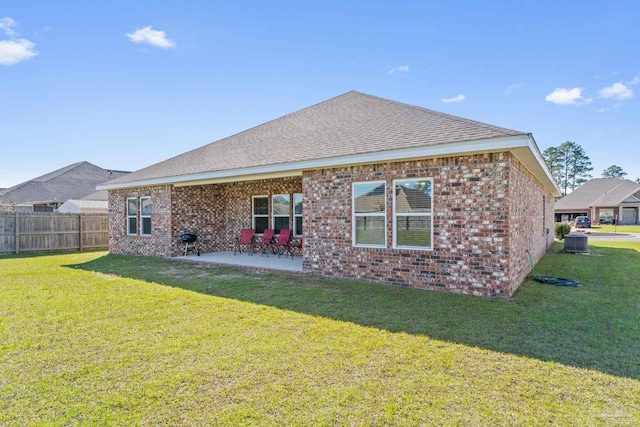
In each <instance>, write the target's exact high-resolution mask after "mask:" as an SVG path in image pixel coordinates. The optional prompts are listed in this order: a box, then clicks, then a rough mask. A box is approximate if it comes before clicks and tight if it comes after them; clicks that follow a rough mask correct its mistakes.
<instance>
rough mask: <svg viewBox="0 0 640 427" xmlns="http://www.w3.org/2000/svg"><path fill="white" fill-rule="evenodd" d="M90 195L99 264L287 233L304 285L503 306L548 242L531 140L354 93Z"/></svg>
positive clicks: (546, 199)
mask: <svg viewBox="0 0 640 427" xmlns="http://www.w3.org/2000/svg"><path fill="white" fill-rule="evenodd" d="M98 189H105V190H109V215H110V221H109V229H110V230H109V233H110V239H109V240H110V243H109V249H110V251H111V253H115V254H134V255H151V256H160V257H171V256H176V255H178V254H179V253H180V250H181V247H180V245H179V240H178V236H180V235H181V234H182V233H185V232H191V233H196V234H197V235H198V242H199V243H200V247H201V250H203V251H207V252H212V251H227V250H230V249H231V248H232V245H233V241H234V238H235V237H236V236H238V235H239V231H240V229H242V228H253V229H254V230H255V231H256V233H258V234H259V233H260V232H261V231H262V230H264V229H265V228H275V229H276V232H278V230H279V229H282V228H290V229H292V230H293V234H295V235H297V236H304V239H305V240H304V241H305V245H304V249H303V255H302V268H303V271H305V272H308V273H312V274H317V275H323V276H333V277H344V278H358V279H365V280H368V281H373V282H382V283H389V284H395V285H399V286H409V287H413V288H422V289H434V290H446V291H450V292H455V293H464V294H473V295H492V296H505V297H508V296H511V295H513V293H514V292H515V290H516V289H517V288H518V286H519V285H520V284H521V283H522V281H523V280H524V278H525V277H526V275H527V274H528V272H529V271H530V263H529V258H528V254H527V251H529V252H530V253H531V254H532V255H533V257H534V259H535V260H536V261H537V260H539V259H540V258H541V257H542V256H543V255H544V253H545V251H546V249H547V247H548V246H549V245H550V244H551V243H552V241H553V233H552V232H550V230H551V229H552V227H553V221H554V214H553V207H554V196H557V195H559V189H558V188H557V185H556V184H555V182H554V180H553V178H552V175H551V173H550V172H549V170H548V169H547V167H546V165H545V163H544V160H543V159H542V156H541V154H540V151H539V149H538V147H537V146H536V143H535V141H534V139H533V137H532V136H531V135H530V134H527V133H523V132H518V131H514V130H509V129H504V128H500V127H497V126H492V125H488V124H484V123H479V122H476V121H472V120H467V119H463V118H460V117H455V116H451V115H447V114H443V113H438V112H435V111H431V110H427V109H424V108H420V107H415V106H410V105H406V104H401V103H398V102H394V101H391V100H387V99H383V98H378V97H375V96H371V95H367V94H363V93H359V92H354V91H352V92H348V93H346V94H343V95H341V96H338V97H336V98H333V99H330V100H327V101H325V102H322V103H319V104H316V105H313V106H311V107H308V108H305V109H302V110H300V111H297V112H295V113H292V114H288V115H286V116H283V117H281V118H278V119H276V120H273V121H270V122H267V123H265V124H262V125H259V126H257V127H254V128H251V129H248V130H246V131H243V132H240V133H238V134H236V135H233V136H230V137H228V138H225V139H222V140H220V141H217V142H214V143H211V144H209V145H206V146H204V147H201V148H198V149H196V150H193V151H190V152H187V153H184V154H181V155H179V156H177V157H174V158H171V159H169V160H166V161H163V162H161V163H158V164H155V165H152V166H149V167H147V168H145V169H142V170H139V171H137V172H134V173H132V174H129V175H127V176H124V177H121V178H118V179H115V180H112V181H109V182H108V183H106V184H103V185H101V186H99V187H98Z"/></svg>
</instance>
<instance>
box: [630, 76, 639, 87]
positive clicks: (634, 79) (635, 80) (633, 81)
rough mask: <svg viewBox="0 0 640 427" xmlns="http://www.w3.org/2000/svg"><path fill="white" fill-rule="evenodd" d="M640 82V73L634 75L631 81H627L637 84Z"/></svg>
mask: <svg viewBox="0 0 640 427" xmlns="http://www.w3.org/2000/svg"><path fill="white" fill-rule="evenodd" d="M638 83H640V75H639V76H633V78H632V79H631V81H628V82H627V84H628V85H636V84H638Z"/></svg>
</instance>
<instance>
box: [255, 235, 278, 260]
mask: <svg viewBox="0 0 640 427" xmlns="http://www.w3.org/2000/svg"><path fill="white" fill-rule="evenodd" d="M273 233H274V230H273V228H267V229H266V230H264V231H263V232H262V239H260V240H256V241H255V242H254V244H253V250H254V252H255V250H256V249H259V250H260V252H261V253H262V256H264V254H267V257H268V256H269V253H268V252H267V250H269V249H271V247H272V246H271V245H272V244H273Z"/></svg>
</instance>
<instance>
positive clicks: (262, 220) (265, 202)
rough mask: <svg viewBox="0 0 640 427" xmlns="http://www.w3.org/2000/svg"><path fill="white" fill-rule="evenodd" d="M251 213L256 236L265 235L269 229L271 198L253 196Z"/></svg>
mask: <svg viewBox="0 0 640 427" xmlns="http://www.w3.org/2000/svg"><path fill="white" fill-rule="evenodd" d="M251 213H252V222H253V230H254V231H255V233H256V234H262V233H264V230H266V229H267V228H269V196H253V207H252V212H251Z"/></svg>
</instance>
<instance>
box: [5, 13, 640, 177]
mask: <svg viewBox="0 0 640 427" xmlns="http://www.w3.org/2000/svg"><path fill="white" fill-rule="evenodd" d="M639 22H640V2H638V1H637V0H635V1H627V2H615V1H609V2H601V1H581V2H572V1H562V2H558V1H549V2H547V1H530V2H512V1H508V2H507V1H504V2H502V1H495V2H479V1H469V2H463V1H452V2H427V1H420V2H409V1H406V2H388V1H385V2H373V1H372V2H343V1H340V2H330V1H324V2H251V1H246V2H243V1H234V2H205V1H201V2H199V1H180V2H177V1H176V2H166V1H162V0H157V1H153V2H142V1H118V0H112V1H109V2H86V1H82V2H81V1H71V0H69V1H64V2H62V1H29V0H25V1H20V2H19V1H12V2H9V3H7V2H4V3H2V4H1V5H0V99H1V100H2V102H0V156H1V158H2V162H1V165H0V188H1V187H9V186H12V185H15V184H18V183H20V182H22V181H25V180H28V179H31V178H35V177H37V176H39V175H42V174H45V173H48V172H50V171H53V170H55V169H58V168H60V167H63V166H66V165H68V164H71V163H74V162H78V161H83V160H86V161H89V162H91V163H94V164H96V165H98V166H100V167H103V168H107V169H118V170H137V169H141V168H143V167H146V166H149V165H151V164H154V163H157V162H159V161H162V160H165V159H167V158H170V157H173V156H175V155H178V154H180V153H183V152H185V151H187V150H191V149H194V148H197V147H200V146H202V145H205V144H207V143H209V142H213V141H216V140H218V139H220V138H223V137H225V136H229V135H231V134H234V133H237V132H240V131H242V130H245V129H247V128H249V127H253V126H255V125H258V124H261V123H263V122H265V121H268V120H271V119H275V118H277V117H280V116H282V115H284V114H287V113H290V112H293V111H296V110H298V109H300V108H304V107H307V106H309V105H312V104H315V103H318V102H321V101H324V100H326V99H329V98H332V97H334V96H337V95H340V94H342V93H345V92H348V91H350V90H358V91H361V92H365V93H369V94H372V95H376V96H381V97H384V98H389V99H393V100H396V101H400V102H404V103H408V104H413V105H419V106H422V107H425V108H429V109H433V110H437V111H442V112H446V113H450V114H454V115H458V116H462V117H466V118H470V119H473V120H478V121H481V122H486V123H490V124H494V125H498V126H503V127H507V128H511V129H516V130H521V131H525V132H531V133H533V135H534V137H535V139H536V141H537V143H538V145H539V147H540V149H541V150H544V149H545V148H548V147H550V146H558V145H560V144H561V143H563V142H565V141H574V142H576V143H578V144H580V145H581V146H582V147H583V148H584V149H585V151H586V153H587V155H588V156H589V157H590V158H591V161H592V164H593V167H594V171H593V172H592V174H593V176H594V177H598V176H600V174H601V172H602V170H603V169H605V168H606V167H608V166H610V165H612V164H617V165H619V166H621V167H622V168H623V169H624V170H625V171H626V172H627V173H628V174H629V176H628V178H631V179H635V178H637V177H640V140H639V137H638V135H639V134H640V132H639V131H640V107H639V105H640V104H639V103H640V99H639V98H640V49H639V47H638V43H639V41H640V30H639V29H638V28H639V25H638V23H639Z"/></svg>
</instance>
